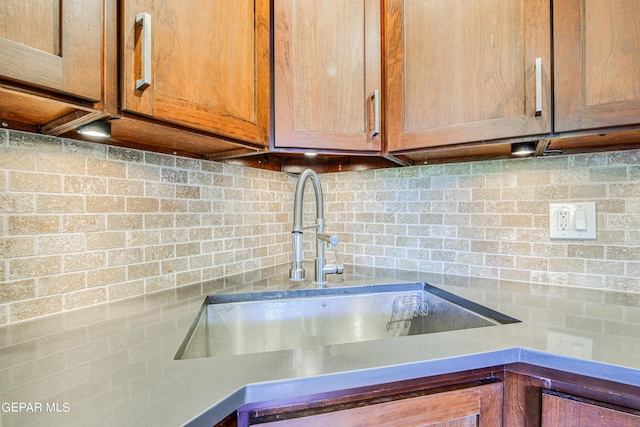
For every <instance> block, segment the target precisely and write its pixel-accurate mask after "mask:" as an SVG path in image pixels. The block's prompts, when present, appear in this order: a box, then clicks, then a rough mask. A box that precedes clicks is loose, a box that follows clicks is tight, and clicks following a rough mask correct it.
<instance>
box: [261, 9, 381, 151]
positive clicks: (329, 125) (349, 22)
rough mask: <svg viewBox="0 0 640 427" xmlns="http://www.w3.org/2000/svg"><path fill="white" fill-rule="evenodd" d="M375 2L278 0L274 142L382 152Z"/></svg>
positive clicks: (286, 145) (378, 28) (378, 29)
mask: <svg viewBox="0 0 640 427" xmlns="http://www.w3.org/2000/svg"><path fill="white" fill-rule="evenodd" d="M380 13H381V6H380V0H357V1H356V0H353V1H351V0H350V1H344V0H325V1H321V2H319V1H317V0H275V2H274V21H275V22H274V68H275V74H274V85H275V89H274V96H275V135H274V138H275V147H276V148H306V149H328V150H334V149H337V150H354V151H374V152H377V151H380V149H381V132H382V129H381V124H382V121H381V120H382V115H381V109H382V99H381V96H382V93H381V89H382V88H381V72H382V70H381V45H380V43H381V41H380V40H381V21H380Z"/></svg>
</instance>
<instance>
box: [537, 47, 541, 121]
mask: <svg viewBox="0 0 640 427" xmlns="http://www.w3.org/2000/svg"><path fill="white" fill-rule="evenodd" d="M541 115H542V58H536V117H538V116H541Z"/></svg>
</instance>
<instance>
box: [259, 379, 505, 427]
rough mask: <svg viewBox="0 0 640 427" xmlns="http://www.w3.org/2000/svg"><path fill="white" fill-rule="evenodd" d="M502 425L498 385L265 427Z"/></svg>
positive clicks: (466, 426)
mask: <svg viewBox="0 0 640 427" xmlns="http://www.w3.org/2000/svg"><path fill="white" fill-rule="evenodd" d="M501 423H502V384H500V383H494V384H486V385H481V386H475V387H471V388H467V389H462V390H456V391H450V392H442V393H438V394H433V395H426V396H419V397H413V398H408V399H401V400H394V401H390V402H384V403H377V404H372V405H368V406H362V407H356V408H351V409H344V410H341V411H335V412H328V413H324V414H318V415H311V416H307V417H302V418H292V419H287V420H282V421H273V422H267V423H264V424H261V425H265V426H273V427H280V426H282V427H285V426H304V427H324V426H352V427H356V426H363V427H365V426H376V425H377V426H388V427H394V426H397V427H403V426H422V425H427V424H429V425H437V426H439V427H460V426H465V427H472V426H479V425H480V426H485V425H486V426H497V425H500V424H501ZM249 425H252V424H249Z"/></svg>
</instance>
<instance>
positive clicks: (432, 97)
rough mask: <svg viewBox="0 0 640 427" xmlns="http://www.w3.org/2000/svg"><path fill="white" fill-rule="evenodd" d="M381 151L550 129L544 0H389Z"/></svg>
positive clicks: (547, 9)
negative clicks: (383, 146)
mask: <svg viewBox="0 0 640 427" xmlns="http://www.w3.org/2000/svg"><path fill="white" fill-rule="evenodd" d="M385 4H386V11H385V13H386V15H385V58H386V59H385V67H386V69H385V70H386V82H385V84H386V101H387V111H386V131H387V141H388V148H389V150H390V151H394V150H406V149H416V148H428V147H434V146H442V145H448V144H457V143H464V142H473V141H487V140H494V139H501V138H511V137H520V136H526V135H537V134H545V133H548V132H550V131H551V80H550V79H551V37H550V36H551V34H550V33H551V25H550V24H551V23H550V17H551V11H550V2H549V1H548V0H429V1H425V0H389V1H386V2H385Z"/></svg>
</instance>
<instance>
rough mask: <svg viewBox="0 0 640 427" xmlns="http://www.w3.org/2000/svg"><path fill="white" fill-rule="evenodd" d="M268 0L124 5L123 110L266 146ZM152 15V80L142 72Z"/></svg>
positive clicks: (146, 0)
mask: <svg viewBox="0 0 640 427" xmlns="http://www.w3.org/2000/svg"><path fill="white" fill-rule="evenodd" d="M268 8H269V5H268V1H264V0H237V1H231V2H230V1H222V0H217V1H205V0H187V1H180V2H165V1H156V0H132V1H127V2H125V14H124V24H123V27H124V28H125V31H126V33H125V40H124V43H125V48H124V52H125V58H124V94H125V95H124V97H125V102H124V109H125V110H127V111H131V112H135V113H138V114H142V115H145V116H149V117H153V118H155V119H158V120H161V121H166V122H169V123H175V124H178V125H182V126H187V127H190V128H195V129H199V130H203V131H207V132H214V133H219V134H222V135H225V136H229V137H231V138H237V139H240V140H245V141H248V142H257V143H260V144H262V145H265V144H267V143H268V122H269V75H270V73H269V42H268V40H269V35H268V34H269V33H268V31H269V18H268V17H269V10H268ZM141 12H146V13H148V14H149V16H150V17H151V22H150V26H151V51H152V53H151V76H152V77H151V84H150V85H149V86H148V87H146V88H143V89H140V90H139V89H136V80H137V79H140V78H141V76H142V68H143V64H142V62H143V61H144V59H143V53H144V52H143V44H144V43H143V39H144V36H143V35H142V32H143V29H142V28H140V26H139V25H138V24H136V15H137V14H138V13H141Z"/></svg>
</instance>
